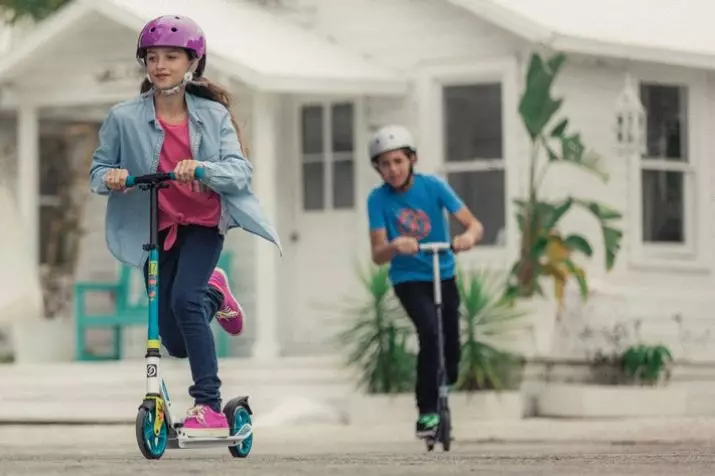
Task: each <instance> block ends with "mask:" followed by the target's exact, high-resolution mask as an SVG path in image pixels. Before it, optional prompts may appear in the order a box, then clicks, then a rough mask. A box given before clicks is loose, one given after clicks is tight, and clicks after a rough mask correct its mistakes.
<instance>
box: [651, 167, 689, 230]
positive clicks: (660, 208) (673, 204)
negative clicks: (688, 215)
mask: <svg viewBox="0 0 715 476" xmlns="http://www.w3.org/2000/svg"><path fill="white" fill-rule="evenodd" d="M683 180H684V177H683V173H682V172H665V171H658V170H644V171H643V241H646V242H678V243H682V242H684V241H685V236H684V230H685V227H684V221H685V220H684V215H685V213H684V211H685V208H684V194H683Z"/></svg>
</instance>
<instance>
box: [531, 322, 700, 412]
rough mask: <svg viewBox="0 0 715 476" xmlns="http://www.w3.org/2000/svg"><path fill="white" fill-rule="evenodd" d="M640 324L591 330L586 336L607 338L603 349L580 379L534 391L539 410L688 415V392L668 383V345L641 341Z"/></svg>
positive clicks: (590, 359)
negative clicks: (536, 395) (539, 391)
mask: <svg viewBox="0 0 715 476" xmlns="http://www.w3.org/2000/svg"><path fill="white" fill-rule="evenodd" d="M640 327H641V321H640V320H635V321H632V322H630V323H616V324H615V325H613V326H611V327H607V326H604V327H602V329H600V331H599V330H597V329H589V332H588V336H589V337H591V338H605V342H604V343H605V344H606V345H605V347H603V348H599V349H598V350H597V351H596V352H592V353H590V356H589V357H588V358H587V359H586V360H585V362H584V364H585V370H586V372H583V373H582V374H581V375H580V378H578V377H576V378H572V379H571V380H570V381H566V380H564V379H559V380H558V381H549V382H547V384H546V385H545V386H544V388H543V390H542V391H541V393H540V394H539V395H538V413H539V414H540V415H542V416H550V417H564V418H586V417H593V418H611V417H646V416H649V417H653V416H682V415H685V414H687V397H688V395H687V391H686V390H685V389H684V388H682V387H676V386H669V385H667V383H668V382H669V380H670V374H671V369H672V366H673V363H674V361H673V356H672V353H671V351H670V349H669V348H668V347H667V346H665V345H663V344H645V343H643V341H642V339H641V337H640ZM600 340H603V339H600ZM630 342H636V343H630Z"/></svg>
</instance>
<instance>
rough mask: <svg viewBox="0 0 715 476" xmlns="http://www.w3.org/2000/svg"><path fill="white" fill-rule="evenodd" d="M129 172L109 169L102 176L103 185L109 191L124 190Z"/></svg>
mask: <svg viewBox="0 0 715 476" xmlns="http://www.w3.org/2000/svg"><path fill="white" fill-rule="evenodd" d="M127 177H129V172H128V171H127V170H126V169H111V170H110V171H108V172H107V173H106V174H105V175H104V185H106V186H107V188H108V189H109V190H124V189H125V188H126V182H127Z"/></svg>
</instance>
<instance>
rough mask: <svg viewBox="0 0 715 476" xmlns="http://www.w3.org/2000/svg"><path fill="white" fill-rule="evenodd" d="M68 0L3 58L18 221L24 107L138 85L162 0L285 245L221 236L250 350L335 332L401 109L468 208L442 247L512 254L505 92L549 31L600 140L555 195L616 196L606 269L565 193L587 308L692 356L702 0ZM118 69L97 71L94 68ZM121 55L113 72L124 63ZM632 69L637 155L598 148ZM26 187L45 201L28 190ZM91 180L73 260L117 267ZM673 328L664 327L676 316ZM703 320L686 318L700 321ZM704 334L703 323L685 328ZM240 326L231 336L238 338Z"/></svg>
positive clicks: (26, 122) (27, 123) (706, 262)
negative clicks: (588, 254)
mask: <svg viewBox="0 0 715 476" xmlns="http://www.w3.org/2000/svg"><path fill="white" fill-rule="evenodd" d="M689 3H690V4H689V6H688V9H678V8H677V6H676V5H674V4H673V2H666V1H665V0H640V1H635V0H633V1H628V2H622V1H616V0H601V1H598V2H596V1H593V0H584V1H579V2H573V1H568V0H540V1H539V2H534V1H531V0H380V1H375V0H284V1H280V0H276V1H262V2H261V1H249V0H201V1H200V2H199V1H198V0H165V1H159V0H154V1H151V2H147V1H143V0H75V1H74V2H73V3H71V4H70V5H69V6H67V7H66V8H64V9H63V10H61V11H60V12H59V13H57V14H56V15H55V16H54V17H52V18H50V19H49V20H47V21H45V22H43V23H41V24H40V25H39V26H38V27H37V28H36V29H35V30H34V31H33V32H32V33H31V34H30V35H29V36H27V37H26V38H24V39H23V40H22V41H19V42H17V44H14V45H13V46H12V48H11V50H10V51H8V52H7V54H6V56H4V57H3V58H2V61H0V110H1V111H4V112H5V113H12V112H16V115H14V116H13V115H12V114H11V115H10V116H8V117H11V118H13V117H14V120H10V121H9V122H7V123H8V124H10V125H16V128H17V130H16V131H15V132H13V135H11V136H10V137H11V138H16V140H17V157H18V159H17V170H18V175H17V183H18V186H17V196H18V200H19V203H20V209H21V210H22V212H23V215H24V217H25V219H26V220H27V226H28V230H29V232H30V235H29V236H31V237H32V239H34V240H36V241H37V242H40V241H41V236H40V232H39V220H38V217H39V215H40V212H41V207H42V206H51V202H52V201H51V200H50V199H48V198H47V197H46V196H44V195H43V190H41V189H40V186H39V183H40V182H39V181H38V174H39V170H40V165H41V164H40V162H41V161H52V160H53V157H51V156H42V157H40V155H39V154H38V131H39V130H40V127H39V123H40V121H42V120H43V119H46V118H52V119H53V120H71V119H84V120H87V119H91V120H94V121H100V120H101V119H102V118H103V116H104V114H105V113H106V110H107V108H108V107H109V106H110V105H111V104H113V103H115V102H118V101H120V100H123V99H126V98H128V97H130V96H132V95H134V94H136V93H137V91H138V88H139V82H140V79H141V78H140V77H139V76H137V75H136V74H134V70H133V69H132V68H133V65H134V64H135V63H134V58H133V54H134V48H135V45H136V37H137V33H138V31H139V29H140V27H141V26H142V25H143V23H144V22H146V21H147V20H148V19H150V18H151V17H154V16H158V15H161V14H165V13H169V12H171V13H174V12H175V13H179V14H186V15H189V16H191V17H193V18H194V19H196V20H197V21H198V22H199V23H200V24H201V25H202V26H203V28H204V29H205V31H206V34H207V37H208V51H209V53H208V70H207V76H208V77H210V78H212V79H214V80H216V81H217V82H219V83H222V84H224V85H228V86H230V88H231V90H232V91H233V92H234V93H235V96H236V105H235V113H236V114H237V116H238V117H239V118H240V119H239V122H240V123H241V124H242V126H243V127H244V128H245V134H246V137H247V142H248V146H249V148H250V156H251V160H252V161H253V162H254V164H255V170H256V176H255V189H256V191H257V193H258V195H259V196H260V199H261V200H262V203H263V206H264V207H265V209H266V211H267V212H268V214H269V215H270V216H271V217H272V218H273V220H274V221H275V223H276V225H277V228H278V231H279V234H280V236H281V239H282V241H283V246H284V256H283V257H279V255H278V253H277V252H276V250H275V249H274V248H273V247H271V246H270V245H268V244H267V243H265V242H263V241H262V240H259V239H257V238H254V237H252V236H249V235H247V234H245V233H241V232H236V233H231V234H230V235H229V239H228V240H227V246H229V247H230V248H231V249H233V250H235V251H236V252H237V255H238V257H239V259H238V261H237V262H236V263H235V267H234V269H233V270H232V271H233V273H234V275H235V276H237V278H238V283H237V287H238V289H239V292H240V297H241V300H242V302H243V303H244V305H245V307H246V308H247V311H248V313H249V315H250V316H251V317H250V319H249V323H248V326H249V331H248V339H243V340H240V341H241V342H243V343H244V344H245V343H246V342H249V341H253V340H255V343H254V344H253V348H252V351H253V353H254V354H257V355H276V354H281V355H296V354H321V353H326V352H333V351H332V350H331V347H330V346H329V345H328V344H326V343H325V342H326V339H327V337H328V336H329V335H330V334H331V333H332V332H333V331H334V330H335V328H336V327H335V326H336V325H337V324H339V320H340V317H339V315H338V314H337V313H336V312H335V310H333V309H328V310H326V309H324V308H325V305H328V306H330V305H335V304H338V303H339V302H340V301H341V300H342V299H343V298H344V297H345V296H349V295H351V294H354V293H355V292H356V290H357V281H356V279H355V274H354V265H355V263H356V262H361V263H364V262H366V261H367V260H369V248H368V240H367V235H368V234H367V217H366V210H365V199H366V197H367V194H368V192H369V190H370V189H371V187H373V186H374V185H375V184H377V183H378V177H377V176H376V174H375V172H374V171H373V170H372V169H371V167H370V164H369V161H368V159H367V156H366V138H367V135H368V134H369V132H370V131H371V130H372V129H374V128H375V127H378V126H380V125H383V124H386V123H393V122H398V123H403V124H405V125H407V126H408V127H410V128H411V129H412V130H413V131H414V133H415V135H416V136H417V138H418V143H419V156H420V161H419V168H420V170H422V171H426V172H435V173H440V174H445V176H446V177H447V178H448V180H449V182H450V183H451V184H452V185H453V187H454V188H455V189H456V190H457V192H459V193H460V194H461V195H462V197H463V198H464V199H465V201H466V202H467V204H468V205H469V206H470V207H471V208H472V210H473V211H474V212H475V213H476V215H477V216H478V217H479V218H480V219H481V220H482V221H483V223H484V225H485V227H486V235H485V240H484V243H483V244H482V245H480V246H479V247H478V248H477V249H475V250H474V251H472V252H470V253H469V254H467V255H464V256H462V257H461V258H460V259H461V260H462V261H463V262H465V263H471V264H474V265H485V266H486V265H489V266H497V267H505V266H507V265H508V263H509V262H510V261H511V260H513V259H514V257H515V256H516V251H517V249H518V246H519V243H518V236H517V230H516V226H515V221H514V219H513V216H514V209H513V206H512V199H513V198H515V197H517V196H519V195H521V194H522V193H523V191H524V183H525V182H524V180H525V171H526V165H527V163H528V159H527V157H528V150H529V149H528V147H529V143H528V139H527V136H526V134H525V131H524V129H523V126H522V124H521V122H520V119H519V116H518V112H517V107H518V101H519V96H520V94H521V91H522V88H523V85H524V75H525V68H526V66H527V63H528V60H529V56H530V54H531V52H532V51H535V50H538V51H553V50H558V51H563V52H565V53H567V54H568V58H569V60H568V64H567V66H566V68H565V70H564V72H563V74H562V76H561V77H560V79H559V80H558V83H557V84H556V94H557V95H559V96H561V97H564V98H565V107H564V111H565V113H566V114H567V115H568V116H569V117H570V118H571V122H572V124H573V127H575V128H576V129H578V130H579V131H581V132H582V135H583V138H584V141H585V143H586V144H587V145H588V146H589V147H591V148H593V149H595V150H596V151H598V152H600V153H601V154H603V155H604V156H605V157H606V161H607V166H608V170H609V172H610V173H611V176H612V178H611V181H610V182H609V183H608V184H607V185H603V184H601V183H599V182H598V181H597V180H594V179H592V178H591V177H589V176H587V175H582V174H581V173H580V172H578V171H574V170H570V169H562V170H560V171H559V172H558V173H557V174H554V175H553V176H552V179H551V182H550V184H551V185H550V187H551V190H553V192H554V193H555V194H557V195H565V194H571V193H572V194H574V195H576V196H579V197H582V198H585V197H591V198H594V199H596V200H600V201H604V202H605V203H608V204H609V205H611V206H613V207H615V208H617V209H619V210H621V211H623V212H624V216H625V219H624V222H623V223H622V228H623V229H624V231H625V238H624V243H623V248H622V250H621V253H620V255H619V257H618V261H617V265H616V267H615V269H614V270H613V271H612V272H611V273H610V274H606V273H605V272H604V271H603V265H602V263H603V258H602V246H601V244H600V235H599V230H598V228H597V226H596V223H595V222H593V221H592V220H591V219H590V217H587V216H582V215H579V214H576V213H574V214H573V215H571V216H570V218H569V220H568V221H567V222H566V226H567V227H569V228H573V229H579V230H581V231H582V232H583V233H584V234H587V235H588V236H589V237H591V238H592V239H593V242H594V243H595V244H596V248H597V249H596V255H595V257H594V258H593V260H592V262H591V263H590V264H589V265H588V271H589V274H590V276H591V279H592V286H593V287H594V288H595V290H596V292H597V294H596V296H595V297H594V298H593V300H592V301H591V303H590V304H589V306H588V307H587V308H586V310H587V313H588V314H589V315H590V316H592V317H593V319H594V320H595V321H597V322H603V323H610V322H614V321H624V320H631V319H643V332H644V333H646V334H648V335H651V336H654V337H659V338H660V337H663V338H665V339H666V340H668V342H670V343H672V344H673V345H674V350H675V352H676V354H678V355H679V356H686V357H689V358H704V357H707V356H708V351H707V348H706V347H707V346H706V345H702V346H701V347H697V346H696V345H695V341H698V342H701V343H707V336H708V334H702V335H701V334H700V333H703V332H706V331H707V330H708V329H710V328H712V327H713V324H715V320H713V319H712V316H711V312H710V309H711V308H712V307H713V304H715V297H711V293H710V290H711V289H712V288H713V284H714V283H713V276H714V273H713V272H714V271H715V256H713V253H712V252H711V247H712V246H711V243H712V240H713V238H714V237H713V231H714V230H713V228H712V225H711V223H712V222H713V218H715V215H714V213H715V210H713V207H712V202H713V197H714V195H713V193H714V192H715V187H713V173H714V172H715V169H712V168H711V166H710V163H709V161H708V158H709V156H710V153H711V151H712V149H713V147H714V146H715V139H713V135H712V134H711V133H710V132H709V130H710V129H711V128H712V127H713V126H715V122H714V121H715V118H714V117H715V116H713V114H712V110H714V109H715V82H714V81H713V73H712V71H713V69H715V32H713V30H712V29H711V28H710V26H711V25H710V24H709V23H708V19H709V18H712V14H714V13H715V6H712V5H711V2H707V1H706V0H692V1H691V2H689ZM108 72H109V73H112V72H113V73H115V74H117V75H119V79H117V80H116V81H105V82H101V81H100V80H99V79H98V78H99V77H100V76H105V77H106V76H107V74H106V73H108ZM125 72H128V73H129V74H125ZM627 74H630V75H631V76H632V77H633V78H635V79H636V81H637V83H636V84H637V87H638V89H639V92H640V96H641V98H642V100H643V102H644V105H645V106H646V108H647V111H648V120H647V123H648V151H647V154H645V156H644V157H643V158H640V157H638V156H622V155H620V154H618V153H616V148H615V145H616V144H615V134H614V130H613V127H614V124H615V102H616V99H617V97H618V95H619V93H620V92H621V91H622V89H623V87H624V84H625V77H626V75H627ZM43 203H44V204H45V205H43ZM103 206H104V200H103V199H101V198H98V197H93V198H92V199H91V201H90V202H89V203H88V209H87V211H86V226H87V228H88V229H89V230H90V233H89V234H88V235H87V237H86V240H85V243H84V247H83V252H82V260H81V267H80V268H81V269H80V276H79V278H80V279H92V278H103V277H106V276H107V274H108V273H109V275H111V273H112V272H113V271H114V269H115V263H114V261H113V259H112V258H111V257H110V255H109V253H108V252H107V251H106V247H105V244H104V238H103V223H102V220H103ZM676 315H679V316H681V320H682V322H684V323H685V325H686V327H687V329H688V332H689V333H690V334H689V335H690V337H687V336H686V337H685V340H686V341H687V342H686V343H685V344H684V345H683V346H682V348H681V347H680V343H681V340H682V339H681V338H683V335H682V334H679V333H678V330H677V329H678V328H677V326H676V324H677V323H676V321H675V320H674V318H673V317H674V316H676ZM699 336H700V337H702V338H699ZM703 339H704V340H703ZM241 345H242V344H241V343H238V344H237V346H241Z"/></svg>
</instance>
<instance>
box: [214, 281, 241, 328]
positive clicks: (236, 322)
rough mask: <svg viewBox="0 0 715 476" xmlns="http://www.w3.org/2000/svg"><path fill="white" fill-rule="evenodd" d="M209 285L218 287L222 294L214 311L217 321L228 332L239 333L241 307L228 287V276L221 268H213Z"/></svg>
mask: <svg viewBox="0 0 715 476" xmlns="http://www.w3.org/2000/svg"><path fill="white" fill-rule="evenodd" d="M209 286H211V287H213V288H216V289H218V291H219V292H220V293H221V294H222V295H223V302H222V303H221V306H220V307H219V310H218V311H217V312H216V319H217V320H218V323H219V324H221V327H223V330H225V331H226V332H228V333H229V334H231V335H234V336H237V335H239V334H240V333H241V332H243V309H241V305H240V304H239V303H238V299H236V296H234V295H233V292H231V288H229V287H228V277H227V276H226V273H225V272H224V271H223V270H222V269H221V268H216V269H214V272H213V273H212V274H211V277H210V278H209Z"/></svg>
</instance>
